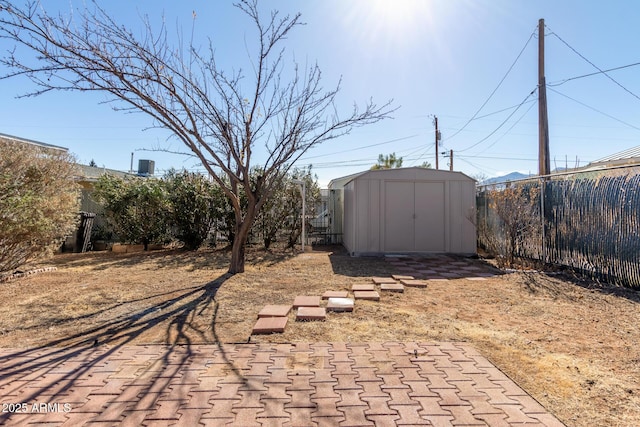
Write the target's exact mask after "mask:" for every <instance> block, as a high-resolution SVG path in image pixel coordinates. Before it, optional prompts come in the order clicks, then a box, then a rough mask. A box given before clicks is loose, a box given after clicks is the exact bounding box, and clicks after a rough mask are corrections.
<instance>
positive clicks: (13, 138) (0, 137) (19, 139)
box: [0, 133, 69, 153]
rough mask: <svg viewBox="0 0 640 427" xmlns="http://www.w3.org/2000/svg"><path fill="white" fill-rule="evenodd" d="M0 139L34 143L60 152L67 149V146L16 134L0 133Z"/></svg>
mask: <svg viewBox="0 0 640 427" xmlns="http://www.w3.org/2000/svg"><path fill="white" fill-rule="evenodd" d="M0 140H4V141H8V142H17V143H21V144H29V145H34V146H37V147H41V148H44V149H46V150H53V151H61V152H65V153H66V152H67V151H69V149H68V148H65V147H60V146H58V145H53V144H47V143H45V142H40V141H34V140H32V139H26V138H20V137H18V136H12V135H7V134H4V133H0Z"/></svg>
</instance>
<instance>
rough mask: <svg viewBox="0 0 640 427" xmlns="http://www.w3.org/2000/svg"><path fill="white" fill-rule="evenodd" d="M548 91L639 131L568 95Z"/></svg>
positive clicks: (639, 128) (551, 89)
mask: <svg viewBox="0 0 640 427" xmlns="http://www.w3.org/2000/svg"><path fill="white" fill-rule="evenodd" d="M549 90H550V91H552V92H555V93H557V94H558V95H560V96H564V97H565V98H567V99H570V100H571V101H573V102H575V103H577V104H580V105H582V106H583V107H586V108H588V109H590V110H593V111H595V112H596V113H599V114H602V115H603V116H606V117H609V118H610V119H613V120H615V121H616V122H620V123H622V124H624V125H626V126H629V127H630V128H633V129H636V130H640V127H637V126H634V125H632V124H631V123H627V122H625V121H624V120H620V119H618V118H617V117H613V116H612V115H610V114H607V113H605V112H603V111H600V110H598V109H597V108H594V107H592V106H590V105H587V104H585V103H584V102H580V101H578V100H577V99H575V98H572V97H570V96H569V95H565V94H564V93H562V92H559V91H557V90H555V89H554V88H551V87H550V88H549Z"/></svg>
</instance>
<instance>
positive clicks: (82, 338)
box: [0, 274, 243, 424]
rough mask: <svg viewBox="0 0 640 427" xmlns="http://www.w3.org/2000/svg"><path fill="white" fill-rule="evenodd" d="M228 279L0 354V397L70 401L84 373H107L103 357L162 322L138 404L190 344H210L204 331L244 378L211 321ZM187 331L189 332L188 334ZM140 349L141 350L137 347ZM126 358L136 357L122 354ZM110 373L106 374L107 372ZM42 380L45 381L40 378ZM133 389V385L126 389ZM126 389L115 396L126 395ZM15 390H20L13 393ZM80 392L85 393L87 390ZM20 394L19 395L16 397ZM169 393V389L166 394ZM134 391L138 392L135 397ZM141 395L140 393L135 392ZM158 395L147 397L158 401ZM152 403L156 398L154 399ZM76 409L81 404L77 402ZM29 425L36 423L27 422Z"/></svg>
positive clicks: (186, 356)
mask: <svg viewBox="0 0 640 427" xmlns="http://www.w3.org/2000/svg"><path fill="white" fill-rule="evenodd" d="M229 277H231V276H230V275H227V274H225V275H221V276H220V277H218V278H217V279H215V280H213V281H211V282H208V283H206V284H204V285H201V286H195V287H192V288H189V289H187V290H185V291H184V292H183V293H181V294H180V295H178V296H176V297H174V298H171V299H169V300H166V301H163V302H162V303H160V304H157V305H155V306H152V307H147V308H144V309H140V310H137V311H134V312H130V313H128V314H126V315H122V316H120V317H117V318H114V319H111V320H109V321H106V322H104V323H101V324H98V325H97V326H95V327H93V328H91V329H89V330H87V331H83V332H80V333H77V334H74V335H71V336H68V337H65V338H62V339H57V340H54V341H51V342H48V343H46V344H45V345H42V346H39V347H36V348H29V349H21V350H15V351H10V352H7V351H2V350H0V367H1V369H0V372H1V373H0V394H2V395H3V396H5V397H7V398H9V397H11V398H12V399H14V400H15V399H19V400H20V401H21V402H51V401H53V400H57V401H61V402H64V401H65V399H67V397H68V398H69V399H72V397H70V396H72V395H73V393H75V392H77V390H78V389H81V387H83V386H85V387H86V386H88V383H91V378H89V377H90V375H89V373H90V371H91V372H95V370H96V368H98V371H101V372H103V373H108V374H112V373H113V372H111V371H112V370H113V369H111V368H109V366H108V363H107V359H108V358H111V359H110V360H113V359H114V356H116V355H118V354H121V353H123V352H126V347H127V345H128V344H131V343H133V342H135V340H136V338H138V337H139V336H140V335H141V334H142V333H143V332H144V331H146V330H148V329H150V328H153V327H157V326H156V325H158V324H162V323H164V322H167V326H166V331H165V343H164V344H163V345H161V346H154V347H159V348H160V351H159V353H158V357H157V360H156V361H155V362H157V363H159V365H158V364H157V363H154V366H155V367H154V368H153V369H155V370H157V372H156V371H152V372H150V373H149V375H151V380H150V381H149V382H148V384H146V385H145V388H144V389H143V390H133V391H132V392H133V394H134V395H136V399H138V400H139V401H141V400H142V399H144V397H145V393H152V392H158V391H163V388H164V387H165V386H166V385H167V384H169V382H170V380H171V379H175V378H174V377H175V376H176V375H181V374H179V372H180V371H182V370H183V368H184V367H185V366H186V364H187V363H188V362H189V361H190V358H191V357H192V355H193V351H192V348H193V345H194V340H197V341H200V340H202V342H211V338H210V337H208V336H207V333H208V331H211V334H212V335H213V341H214V343H213V344H212V345H213V346H214V347H215V348H214V350H219V354H220V355H221V357H222V360H224V362H225V364H226V366H227V368H226V369H227V371H228V372H230V373H232V374H233V375H235V376H236V377H238V378H243V374H242V372H241V370H240V369H239V368H238V367H237V366H236V364H235V363H234V360H233V356H232V355H229V354H227V352H226V349H225V346H224V345H223V344H221V343H220V342H219V339H218V331H217V325H216V319H217V314H218V302H217V301H216V294H217V292H218V290H219V289H220V287H221V286H222V285H223V284H224V283H225V281H226V280H228V278H229ZM207 310H210V311H212V313H213V315H212V316H211V319H210V321H209V322H208V323H207V325H206V327H203V328H200V329H197V330H195V331H194V330H193V327H192V325H190V323H189V320H190V319H192V318H193V317H194V316H196V315H198V314H201V313H203V312H204V311H207ZM187 328H190V329H191V330H190V331H189V333H187ZM136 348H142V349H144V348H145V346H136ZM126 354H128V355H129V356H128V357H129V358H131V357H134V356H135V354H134V353H132V354H130V353H126ZM70 358H74V360H81V361H82V363H79V364H74V365H72V366H66V365H65V362H66V361H67V360H68V359H70ZM110 369H111V370H110ZM43 376H44V377H46V378H45V379H43ZM107 377H108V375H104V383H100V381H98V380H97V379H96V381H97V383H96V381H93V384H94V385H100V384H102V385H103V386H104V384H106V382H107ZM29 380H38V381H39V384H40V385H42V384H44V387H33V388H29V387H24V385H25V383H26V384H28V382H29ZM131 387H133V386H131ZM126 388H127V387H124V388H123V389H122V390H119V391H118V394H124V393H127V390H126ZM18 389H20V390H18ZM84 390H87V389H86V388H85V389H84ZM18 391H19V397H18ZM165 391H169V390H165ZM136 392H138V394H136ZM140 393H142V394H140ZM158 396H159V394H156V395H155V396H151V398H155V399H157V397H158ZM154 401H155V400H154ZM73 403H76V404H77V406H80V405H81V404H84V400H82V402H81V403H79V402H76V401H75V400H74V401H73ZM16 417H19V414H13V415H12V414H11V413H2V414H0V424H4V423H5V422H9V421H12V422H14V421H16ZM28 421H29V422H32V421H35V420H34V419H32V418H29V419H28Z"/></svg>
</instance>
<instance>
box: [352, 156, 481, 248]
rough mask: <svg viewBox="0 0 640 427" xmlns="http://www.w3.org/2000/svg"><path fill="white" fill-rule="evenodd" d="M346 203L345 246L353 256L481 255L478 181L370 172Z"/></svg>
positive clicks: (426, 172) (431, 173) (454, 175)
mask: <svg viewBox="0 0 640 427" xmlns="http://www.w3.org/2000/svg"><path fill="white" fill-rule="evenodd" d="M343 197H344V224H343V225H344V227H343V233H344V237H343V242H344V246H345V247H346V248H347V250H348V251H349V252H350V253H351V254H353V255H380V254H385V253H442V252H445V253H461V254H474V253H476V228H475V225H474V220H475V181H474V180H473V179H471V178H469V177H467V176H466V175H464V174H462V173H460V172H449V171H437V170H433V169H423V168H406V169H390V170H381V171H370V172H367V173H365V174H362V175H360V176H358V177H356V178H354V179H353V180H351V181H350V182H348V183H347V184H346V185H345V187H344V194H343Z"/></svg>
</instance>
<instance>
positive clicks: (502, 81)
mask: <svg viewBox="0 0 640 427" xmlns="http://www.w3.org/2000/svg"><path fill="white" fill-rule="evenodd" d="M536 30H537V27H536ZM536 30H534V31H533V32H532V33H531V35H530V36H529V39H527V42H526V43H525V44H524V47H523V48H522V50H520V53H519V54H518V56H517V57H516V59H515V61H513V63H512V64H511V66H510V67H509V69H508V70H507V72H506V74H505V75H504V76H503V77H502V80H500V83H498V86H496V88H495V89H494V90H493V92H491V94H490V95H489V97H488V98H487V99H486V100H485V101H484V102H483V103H482V105H481V106H480V108H478V111H476V112H475V114H474V115H473V116H471V118H470V119H469V120H468V121H467V123H465V124H464V126H462V127H461V128H460V129H458V131H457V132H455V133H454V134H453V135H451V136H450V137H448V138H447V140H450V139H451V138H453V137H455V136H456V135H457V134H459V133H460V132H462V131H463V130H464V129H465V128H466V127H467V126H468V125H469V123H471V122H472V121H473V120H475V119H476V116H477V115H478V114H479V113H480V111H482V109H483V108H484V107H485V106H486V105H487V103H488V102H489V101H490V100H491V98H492V97H493V95H495V93H496V92H497V91H498V89H499V88H500V86H502V83H504V81H505V79H506V78H507V76H508V75H509V73H511V70H512V69H513V67H514V66H515V65H516V63H517V62H518V60H519V59H520V57H521V56H522V54H523V53H524V51H525V49H526V48H527V46H528V45H529V42H530V41H531V39H532V38H533V36H534V35H535V33H536Z"/></svg>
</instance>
